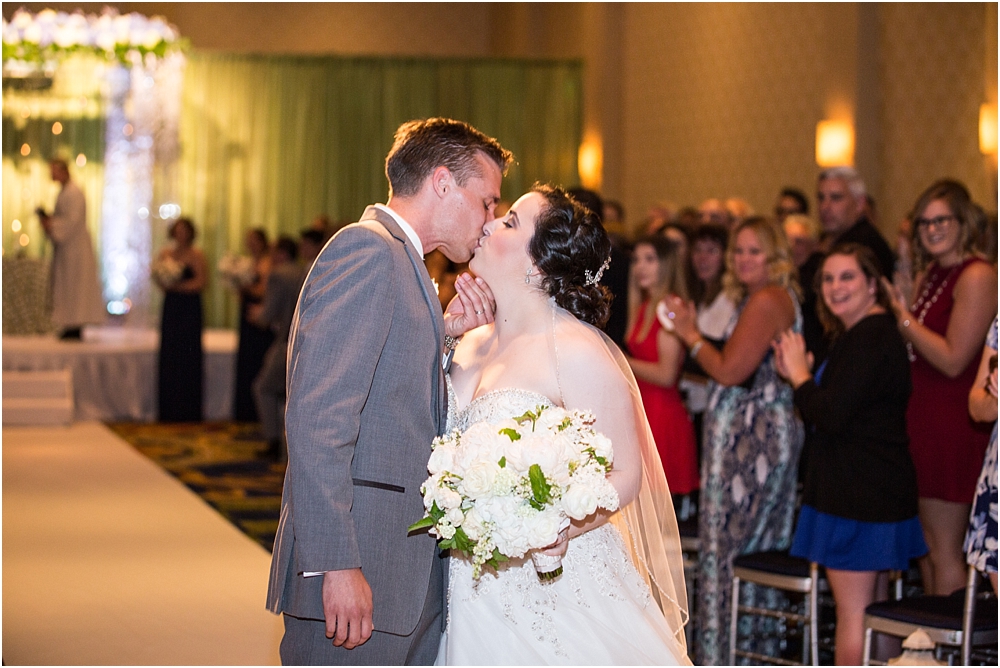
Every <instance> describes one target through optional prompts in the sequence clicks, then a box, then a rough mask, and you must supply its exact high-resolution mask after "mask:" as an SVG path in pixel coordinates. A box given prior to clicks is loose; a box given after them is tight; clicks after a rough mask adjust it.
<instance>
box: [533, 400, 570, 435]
mask: <svg viewBox="0 0 1000 668" xmlns="http://www.w3.org/2000/svg"><path fill="white" fill-rule="evenodd" d="M568 416H569V413H568V412H567V411H566V409H565V408H558V407H555V406H552V407H549V408H546V409H545V410H543V411H542V414H541V415H540V416H539V418H538V421H537V422H536V424H535V430H536V431H538V430H542V431H548V430H552V431H557V430H558V427H559V425H560V424H562V423H563V420H565V419H566V418H567V417H568Z"/></svg>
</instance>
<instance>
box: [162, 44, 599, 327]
mask: <svg viewBox="0 0 1000 668" xmlns="http://www.w3.org/2000/svg"><path fill="white" fill-rule="evenodd" d="M581 74H582V72H581V65H580V63H579V62H577V61H536V60H532V61H524V60H440V59H438V60H435V59H392V58H389V59H381V58H380V59H375V58H335V57H288V56H279V57H265V56H246V55H214V54H205V53H193V54H191V56H190V58H189V61H188V66H187V70H186V72H185V80H184V98H183V102H182V104H183V107H182V112H181V145H182V146H183V154H182V158H181V165H180V169H179V170H178V173H179V178H180V183H179V198H180V204H181V207H182V209H183V211H184V214H185V215H188V216H190V217H192V218H193V219H194V222H195V225H196V227H197V228H198V230H199V231H200V234H201V236H200V238H199V240H198V243H200V245H201V246H202V248H203V250H204V251H205V253H206V256H207V257H208V261H209V265H210V268H211V269H213V270H214V268H215V266H216V264H217V262H218V260H219V259H220V258H221V257H222V256H223V255H224V254H226V253H240V252H243V249H242V240H243V236H244V234H245V232H246V230H248V229H250V228H253V227H262V228H264V229H265V230H267V231H268V233H269V235H270V236H271V237H272V238H273V237H274V236H275V235H277V234H290V235H293V236H297V235H298V233H299V232H300V231H301V230H302V229H303V228H305V227H306V226H307V225H308V224H309V222H310V221H311V220H312V219H313V218H314V217H315V216H317V215H318V214H327V215H329V216H330V218H331V219H333V220H334V221H337V222H338V223H339V224H343V223H346V222H351V221H353V220H355V219H356V218H357V217H358V216H359V215H360V214H361V212H362V211H363V210H364V207H365V206H366V205H368V204H371V203H373V202H384V201H385V199H386V196H387V191H388V184H387V183H386V180H385V175H384V160H385V154H386V153H387V152H388V150H389V148H390V146H391V145H392V135H393V132H394V131H395V129H396V128H397V127H398V126H399V124H400V123H402V122H404V121H407V120H411V119H414V118H427V117H431V116H448V117H451V118H457V119H461V120H464V121H468V122H469V123H471V124H472V125H474V126H476V127H477V128H479V129H480V130H482V131H483V132H485V133H487V134H489V135H491V136H494V137H496V138H498V139H499V140H500V141H501V143H502V144H504V146H506V147H507V148H509V149H510V150H511V151H513V152H514V155H515V156H516V159H517V164H516V165H514V166H512V168H511V169H510V171H509V173H508V176H507V178H506V179H505V180H504V185H503V195H504V198H505V199H513V198H515V197H516V196H518V195H519V194H521V193H523V192H524V191H525V190H526V189H527V188H528V187H529V186H530V185H531V184H532V183H533V182H534V181H536V180H541V181H548V182H552V183H558V184H563V185H567V186H570V185H576V184H577V183H578V182H579V177H578V174H577V169H576V160H577V149H578V147H579V144H580V139H581V126H582V122H581V113H582V112H581V109H582V89H581V86H582V76H581ZM157 241H158V242H159V243H162V239H159V240H157ZM211 273H213V274H214V271H213V272H211ZM206 297H207V299H206V307H205V313H206V322H207V324H208V325H209V326H233V325H234V324H235V322H236V319H237V317H238V314H237V309H238V303H237V300H236V298H235V296H234V295H233V294H232V293H229V292H227V291H226V289H225V288H224V287H223V285H222V282H221V281H219V280H211V281H210V283H209V291H208V293H207V295H206Z"/></svg>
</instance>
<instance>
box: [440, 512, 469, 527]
mask: <svg viewBox="0 0 1000 668" xmlns="http://www.w3.org/2000/svg"><path fill="white" fill-rule="evenodd" d="M444 519H445V521H446V522H448V523H449V524H451V525H452V526H456V527H460V526H462V522H463V521H464V520H465V515H464V514H463V513H462V510H461V509H460V508H452V509H451V510H449V511H448V512H447V513H445V516H444Z"/></svg>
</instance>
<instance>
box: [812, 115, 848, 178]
mask: <svg viewBox="0 0 1000 668" xmlns="http://www.w3.org/2000/svg"><path fill="white" fill-rule="evenodd" d="M816 164H817V165H819V166H820V167H841V166H846V167H850V166H853V165H854V126H853V125H851V123H850V122H848V121H820V122H819V123H817V124H816Z"/></svg>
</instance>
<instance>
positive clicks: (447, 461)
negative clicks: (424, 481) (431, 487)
mask: <svg viewBox="0 0 1000 668" xmlns="http://www.w3.org/2000/svg"><path fill="white" fill-rule="evenodd" d="M455 450H456V448H455V446H453V445H450V444H446V443H442V444H440V445H438V446H436V447H435V448H434V449H433V450H431V456H430V459H428V460H427V471H428V472H429V473H432V474H434V473H441V472H442V471H450V470H451V469H452V467H453V466H454V462H455Z"/></svg>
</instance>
